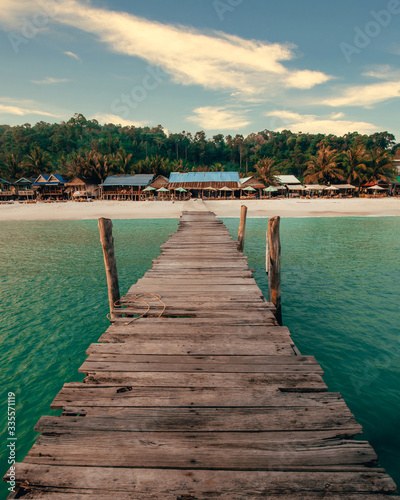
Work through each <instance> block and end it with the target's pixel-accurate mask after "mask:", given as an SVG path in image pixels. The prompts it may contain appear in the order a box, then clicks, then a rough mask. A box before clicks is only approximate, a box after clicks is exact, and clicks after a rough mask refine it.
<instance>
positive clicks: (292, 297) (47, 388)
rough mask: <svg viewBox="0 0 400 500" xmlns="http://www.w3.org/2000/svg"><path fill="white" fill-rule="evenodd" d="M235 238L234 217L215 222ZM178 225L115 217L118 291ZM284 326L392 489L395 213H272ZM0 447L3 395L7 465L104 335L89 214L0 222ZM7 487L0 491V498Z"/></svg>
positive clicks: (399, 446) (396, 372)
mask: <svg viewBox="0 0 400 500" xmlns="http://www.w3.org/2000/svg"><path fill="white" fill-rule="evenodd" d="M224 222H225V223H226V225H227V226H228V228H229V230H230V231H231V232H232V234H233V235H234V236H236V235H237V229H238V222H239V221H238V219H224ZM176 228H177V220H165V219H163V220H131V221H124V220H120V221H115V222H114V237H115V246H116V255H117V264H118V271H119V280H120V287H121V291H122V293H125V292H126V291H127V290H128V288H129V286H130V285H131V284H132V283H134V282H135V281H136V280H137V279H138V278H140V277H141V276H142V275H143V274H144V273H145V272H146V270H147V269H148V268H149V267H151V261H152V259H154V258H155V257H157V255H158V254H159V247H160V245H161V244H162V243H163V242H164V241H165V240H166V239H167V238H168V236H169V235H170V234H172V233H173V232H174V231H175V230H176ZM266 228H267V220H266V219H249V220H248V221H247V227H246V242H245V254H246V255H248V256H249V259H248V262H249V265H250V267H253V268H254V269H255V277H256V280H257V282H258V284H259V286H260V287H261V289H262V290H263V292H264V295H267V279H266V275H265V232H266ZM281 239H282V301H283V310H282V312H283V322H284V324H285V325H287V326H288V327H289V328H290V330H291V333H292V337H293V339H294V341H295V342H296V345H297V347H298V348H299V349H300V351H301V353H302V354H304V355H315V356H316V358H317V360H318V361H319V363H320V364H321V365H322V367H323V369H324V370H325V377H324V378H325V381H326V382H327V384H328V387H329V390H330V391H338V392H341V393H342V395H343V396H344V398H345V400H346V402H347V404H348V406H349V407H350V409H351V410H352V411H353V413H354V414H355V416H356V418H357V419H358V421H359V422H360V423H361V424H362V425H363V427H364V438H365V439H367V440H369V441H370V442H371V444H372V445H373V446H374V448H375V450H376V451H377V453H378V456H379V459H380V462H381V465H382V466H383V467H385V468H386V470H387V471H388V472H389V473H390V474H391V475H392V477H393V478H394V479H395V481H396V482H397V484H399V485H400V321H399V305H400V304H399V302H400V301H399V299H400V265H399V264H400V217H387V218H352V217H350V218H299V219H283V220H282V222H281ZM0 311H1V321H0V366H1V372H0V387H1V404H0V409H1V410H0V430H1V437H0V445H1V453H0V455H1V462H0V471H1V473H2V475H3V474H4V473H5V472H6V470H7V457H8V449H7V447H6V438H7V437H8V436H7V433H6V425H7V394H8V393H9V392H13V393H15V395H16V434H17V445H18V446H17V460H18V461H22V460H23V458H24V456H25V455H26V453H27V452H28V450H29V449H30V447H31V446H32V444H33V442H34V440H35V438H36V436H37V433H35V432H34V431H33V427H34V425H35V424H36V422H37V421H38V420H39V418H40V416H41V415H45V414H47V415H49V414H59V413H60V412H54V411H51V410H50V409H49V406H50V403H51V402H52V400H53V399H54V397H55V396H56V394H57V393H58V392H59V390H60V389H61V387H62V385H63V384H64V383H65V382H71V381H80V380H83V375H82V374H79V373H78V368H79V366H80V365H81V364H82V363H83V361H84V359H85V357H86V356H85V350H86V348H87V347H88V346H89V344H90V343H92V342H96V341H97V339H98V338H99V337H100V335H101V334H102V333H103V332H104V331H105V330H106V328H107V325H108V324H109V323H108V320H107V318H106V315H107V312H108V300H107V290H106V280H105V272H104V264H103V257H102V250H101V246H100V243H99V236H98V229H97V222H96V221H67V222H1V223H0ZM6 495H7V487H6V485H2V486H0V498H6Z"/></svg>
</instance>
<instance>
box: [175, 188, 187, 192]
mask: <svg viewBox="0 0 400 500" xmlns="http://www.w3.org/2000/svg"><path fill="white" fill-rule="evenodd" d="M175 191H179V192H180V193H187V191H186V189H184V188H183V187H178V188H175Z"/></svg>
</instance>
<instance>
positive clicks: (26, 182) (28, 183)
mask: <svg viewBox="0 0 400 500" xmlns="http://www.w3.org/2000/svg"><path fill="white" fill-rule="evenodd" d="M35 180H36V179H34V178H33V177H21V179H18V180H17V181H16V183H15V187H16V191H17V196H18V200H20V201H29V200H34V199H36V190H34V189H33V183H34V182H35Z"/></svg>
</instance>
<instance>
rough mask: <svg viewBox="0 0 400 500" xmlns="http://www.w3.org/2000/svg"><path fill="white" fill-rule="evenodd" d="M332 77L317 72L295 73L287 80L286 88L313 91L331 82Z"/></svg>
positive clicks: (304, 71)
mask: <svg viewBox="0 0 400 500" xmlns="http://www.w3.org/2000/svg"><path fill="white" fill-rule="evenodd" d="M330 79H331V77H330V76H328V75H325V74H324V73H319V72H317V71H309V70H303V71H294V72H293V73H291V74H290V75H289V76H288V77H287V78H286V86H287V87H294V88H298V89H311V88H313V87H315V85H320V84H321V83H325V82H327V81H328V80H330Z"/></svg>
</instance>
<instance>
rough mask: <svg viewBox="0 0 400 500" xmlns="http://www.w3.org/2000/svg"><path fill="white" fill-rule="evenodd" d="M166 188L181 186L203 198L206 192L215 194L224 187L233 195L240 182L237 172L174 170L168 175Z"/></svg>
mask: <svg viewBox="0 0 400 500" xmlns="http://www.w3.org/2000/svg"><path fill="white" fill-rule="evenodd" d="M168 188H169V189H170V190H171V191H172V190H176V189H178V188H183V189H185V190H186V191H188V192H190V193H191V195H193V196H195V197H199V198H204V197H205V195H206V194H208V196H210V193H214V195H215V193H217V192H221V190H222V189H224V188H226V189H229V190H230V192H231V193H232V195H233V193H234V192H235V191H240V189H241V184H240V179H239V172H188V173H179V172H174V173H172V174H171V175H170V178H169V185H168ZM218 194H219V193H218Z"/></svg>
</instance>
